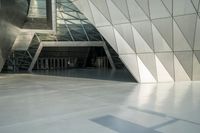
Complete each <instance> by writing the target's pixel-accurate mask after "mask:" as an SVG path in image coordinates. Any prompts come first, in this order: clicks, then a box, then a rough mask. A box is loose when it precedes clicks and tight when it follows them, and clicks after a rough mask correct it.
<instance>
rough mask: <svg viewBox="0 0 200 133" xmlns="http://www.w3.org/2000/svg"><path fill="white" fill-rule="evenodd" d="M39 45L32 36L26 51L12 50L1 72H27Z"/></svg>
mask: <svg viewBox="0 0 200 133" xmlns="http://www.w3.org/2000/svg"><path fill="white" fill-rule="evenodd" d="M39 44H40V42H39V40H38V39H37V37H36V36H34V37H33V38H32V41H31V43H30V45H29V46H28V48H27V49H24V50H23V49H21V50H20V49H14V50H13V51H12V53H11V54H10V55H9V57H8V59H7V60H6V63H5V65H4V67H3V70H2V71H3V72H28V68H29V67H30V65H31V62H32V59H33V57H34V56H35V53H36V51H37V49H38V47H39Z"/></svg>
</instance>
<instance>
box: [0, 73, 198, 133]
mask: <svg viewBox="0 0 200 133" xmlns="http://www.w3.org/2000/svg"><path fill="white" fill-rule="evenodd" d="M0 133H200V82H179V83H175V84H173V83H163V84H137V83H131V82H120V81H111V80H110V81H108V80H100V79H87V78H73V77H58V76H47V75H46V76H45V75H36V74H13V75H11V74H4V75H0Z"/></svg>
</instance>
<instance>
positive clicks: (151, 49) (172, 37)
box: [73, 0, 200, 83]
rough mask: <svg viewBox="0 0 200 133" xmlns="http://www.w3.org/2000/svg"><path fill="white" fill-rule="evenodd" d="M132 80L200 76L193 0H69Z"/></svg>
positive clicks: (198, 10) (198, 19) (198, 20)
mask: <svg viewBox="0 0 200 133" xmlns="http://www.w3.org/2000/svg"><path fill="white" fill-rule="evenodd" d="M73 3H74V4H75V5H76V6H77V8H79V10H80V11H82V12H83V13H84V14H85V16H86V17H87V18H88V19H89V20H90V22H91V23H93V24H94V25H95V27H96V28H97V29H98V31H99V32H100V33H101V34H102V35H103V36H104V38H105V39H106V40H107V41H108V42H109V43H110V45H111V46H112V47H113V49H115V51H116V52H117V53H118V54H119V57H120V58H121V60H122V61H123V62H124V64H125V65H126V67H127V68H128V69H129V71H130V72H131V73H132V75H133V76H134V77H135V78H136V79H137V81H138V82H142V83H152V82H169V81H190V80H200V6H199V5H200V2H199V0H75V1H73Z"/></svg>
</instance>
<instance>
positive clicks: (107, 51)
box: [103, 43, 116, 70]
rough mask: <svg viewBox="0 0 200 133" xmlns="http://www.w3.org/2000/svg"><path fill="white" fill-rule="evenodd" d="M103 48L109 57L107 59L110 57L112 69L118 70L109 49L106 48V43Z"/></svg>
mask: <svg viewBox="0 0 200 133" xmlns="http://www.w3.org/2000/svg"><path fill="white" fill-rule="evenodd" d="M103 48H104V50H105V53H106V55H107V57H108V60H109V62H110V65H111V67H112V69H113V70H116V67H115V64H114V62H113V60H112V57H111V55H110V52H109V50H108V47H107V46H106V44H105V43H104V45H103Z"/></svg>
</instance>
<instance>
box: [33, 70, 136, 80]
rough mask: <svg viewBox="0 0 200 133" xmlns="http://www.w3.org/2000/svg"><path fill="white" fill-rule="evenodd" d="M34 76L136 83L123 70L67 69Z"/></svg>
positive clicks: (36, 72)
mask: <svg viewBox="0 0 200 133" xmlns="http://www.w3.org/2000/svg"><path fill="white" fill-rule="evenodd" d="M33 73H34V74H39V75H52V76H63V77H76V78H89V79H100V80H112V81H122V82H137V81H136V80H135V79H134V77H133V76H132V75H131V74H130V73H129V72H128V71H127V70H124V69H120V70H111V69H69V70H40V71H38V70H37V71H33Z"/></svg>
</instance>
